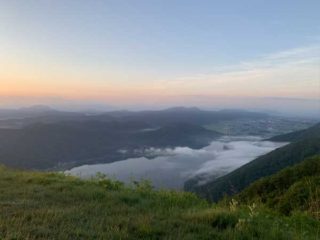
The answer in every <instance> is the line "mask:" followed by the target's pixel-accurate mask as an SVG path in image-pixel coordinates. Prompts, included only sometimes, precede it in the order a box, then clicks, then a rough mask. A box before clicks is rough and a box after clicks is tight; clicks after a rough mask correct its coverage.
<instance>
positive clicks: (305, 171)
mask: <svg viewBox="0 0 320 240" xmlns="http://www.w3.org/2000/svg"><path fill="white" fill-rule="evenodd" d="M238 198H239V200H240V201H241V202H245V203H253V202H261V203H263V204H266V205H267V206H268V207H270V208H273V209H276V210H278V211H280V212H282V213H285V214H289V213H290V212H292V211H294V210H297V209H299V210H301V211H309V212H310V213H311V214H313V215H314V216H315V217H317V218H320V156H316V157H313V158H310V159H308V160H305V161H303V162H302V163H300V164H297V165H295V166H293V167H289V168H286V169H284V170H282V171H280V172H279V173H277V174H274V175H272V176H269V177H265V178H262V179H260V180H258V181H256V182H254V183H253V184H251V185H250V186H249V187H248V188H246V189H245V190H244V191H242V192H241V193H240V194H239V195H238Z"/></svg>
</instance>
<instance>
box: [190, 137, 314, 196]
mask: <svg viewBox="0 0 320 240" xmlns="http://www.w3.org/2000/svg"><path fill="white" fill-rule="evenodd" d="M316 154H320V137H319V138H315V139H305V140H301V141H298V142H293V143H291V144H289V145H286V146H284V147H281V148H278V149H276V150H274V151H272V152H270V153H267V154H265V155H263V156H260V157H258V158H256V159H255V160H253V161H251V162H249V163H247V164H245V165H243V166H241V167H240V168H238V169H236V170H234V171H233V172H231V173H229V174H227V175H225V176H222V177H220V178H217V179H215V180H213V181H211V182H208V183H206V184H204V185H201V186H197V185H194V184H193V186H192V185H191V187H190V186H188V182H187V183H186V185H185V186H186V187H185V188H186V190H189V191H193V192H196V193H197V194H199V195H200V196H203V197H205V198H207V199H210V200H212V201H218V200H220V199H222V198H223V196H224V195H229V196H230V195H234V194H236V193H239V192H240V191H242V190H243V189H244V188H246V187H248V186H249V185H250V184H251V183H253V182H254V181H256V180H258V179H260V178H262V177H266V176H270V175H272V174H275V173H277V172H278V171H280V170H282V169H284V168H286V167H288V166H293V165H295V164H297V163H300V162H302V161H303V160H304V159H305V158H307V157H310V156H313V155H316Z"/></svg>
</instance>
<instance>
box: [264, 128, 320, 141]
mask: <svg viewBox="0 0 320 240" xmlns="http://www.w3.org/2000/svg"><path fill="white" fill-rule="evenodd" d="M319 137H320V123H319V124H316V125H315V126H313V127H310V128H307V129H304V130H300V131H295V132H291V133H287V134H283V135H279V136H275V137H272V138H270V141H277V142H296V141H301V140H303V139H306V138H309V139H311V138H319Z"/></svg>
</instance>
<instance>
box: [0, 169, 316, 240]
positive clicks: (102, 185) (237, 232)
mask: <svg viewBox="0 0 320 240" xmlns="http://www.w3.org/2000/svg"><path fill="white" fill-rule="evenodd" d="M0 192H1V194H0V213H1V214H0V239H17V240H18V239H21V240H25V239H29V240H33V239H59V240H64V239H172V240H173V239H174V240H176V239H190V240H191V239H192V240H193V239H243V240H244V239H266V240H270V239H277V240H279V239H280V240H281V239H301V240H302V239H303V240H305V239H318V237H319V231H320V223H319V221H318V220H316V219H315V218H314V217H312V216H310V215H308V214H304V213H301V212H300V213H299V212H295V213H294V214H293V215H291V216H284V215H280V214H279V213H277V212H275V211H271V210H268V209H267V208H264V207H254V206H253V205H252V206H248V205H238V204H237V203H236V202H235V201H232V202H231V203H227V204H226V205H224V204H220V205H211V204H209V203H207V202H206V201H204V200H201V199H199V198H198V197H196V196H195V195H193V194H191V193H184V192H174V191H164V190H161V191H155V190H152V189H151V187H150V185H148V184H147V183H136V184H134V185H133V186H132V187H125V186H123V185H122V184H121V183H119V182H113V181H110V180H108V179H106V178H104V177H103V176H100V177H97V178H96V179H93V180H90V181H84V180H80V179H77V178H74V177H67V176H64V175H62V174H55V173H37V172H23V171H16V170H9V169H7V168H4V167H2V168H1V169H0Z"/></svg>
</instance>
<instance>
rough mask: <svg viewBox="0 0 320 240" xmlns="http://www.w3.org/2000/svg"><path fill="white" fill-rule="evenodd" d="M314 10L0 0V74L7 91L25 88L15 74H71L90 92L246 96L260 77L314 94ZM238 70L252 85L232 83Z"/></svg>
mask: <svg viewBox="0 0 320 240" xmlns="http://www.w3.org/2000/svg"><path fill="white" fill-rule="evenodd" d="M319 12H320V1H319V0H305V1H302V0H281V1H276V0H241V1H239V0H224V1H215V0H103V1H102V0H101V1H99V0H95V1H89V0H86V1H85V0H68V1H62V0H42V1H41V0H37V1H36V0H19V1H18V0H0V36H1V38H0V51H1V52H2V54H1V56H0V63H6V64H7V65H5V67H3V68H5V69H4V70H2V72H0V74H1V75H0V77H1V79H3V80H2V81H3V82H4V83H7V84H8V86H9V85H10V84H9V83H8V82H9V81H11V83H12V81H16V85H15V86H11V85H12V84H11V85H10V86H11V88H10V87H8V91H7V92H9V91H12V92H15V91H13V88H15V89H19V91H18V90H17V91H16V92H15V93H14V94H15V95H19V94H24V95H26V93H25V92H27V90H26V89H27V87H25V88H24V87H23V83H24V84H26V85H28V83H33V84H34V85H37V86H39V89H40V90H39V91H35V92H34V94H35V95H41V93H42V94H43V95H44V94H51V95H52V96H56V95H59V94H56V93H55V91H56V90H55V91H53V90H52V91H49V90H48V88H50V87H51V88H52V89H53V88H56V89H58V88H61V87H63V86H65V87H66V88H67V87H70V86H73V84H75V83H77V82H81V83H83V85H84V86H83V88H84V89H86V88H87V89H88V90H89V89H91V90H92V92H95V94H93V97H92V98H95V97H96V98H97V99H99V97H97V96H100V95H101V94H103V91H102V90H101V89H104V88H105V89H106V90H107V89H109V90H110V89H112V91H111V90H110V91H111V92H112V93H114V94H115V95H117V94H118V95H121V94H125V93H128V94H129V95H130V94H133V93H132V92H135V91H136V89H135V88H139V89H143V91H144V92H149V93H150V92H152V91H154V94H156V95H157V94H159V95H161V96H163V95H164V93H166V92H169V93H170V96H171V97H172V95H175V93H176V94H177V95H179V96H182V95H199V94H200V95H201V94H202V95H204V96H223V95H228V96H230V95H235V96H238V95H239V96H256V95H257V88H259V86H261V84H262V83H263V82H266V81H268V82H269V83H270V85H271V87H269V88H267V91H266V92H265V94H264V95H262V97H268V96H270V97H301V98H304V97H312V98H316V97H317V92H316V91H315V88H316V87H317V86H318V85H317V84H318V81H319V79H318V77H319V75H317V74H318V70H319V62H320V61H319V57H320V56H319V53H320V48H319V46H320V14H319ZM297 64H298V65H297ZM290 66H291V68H292V69H295V70H294V71H298V72H297V73H296V74H295V76H296V78H297V79H294V78H292V75H290V74H292V72H293V71H291V69H290ZM279 68H281V72H279ZM8 69H10V71H11V72H10V71H9V70H8ZM0 70H1V69H0ZM13 71H17V72H19V74H23V73H24V72H25V74H24V76H28V77H24V78H23V77H21V76H15V77H13V75H14V74H13ZM256 71H258V72H259V73H256ZM221 72H222V75H221ZM261 72H262V73H263V77H262V78H259V79H257V75H259V76H261V74H262V73H261ZM230 74H231V77H230ZM232 74H233V75H232ZM247 74H248V75H247ZM286 74H287V75H286ZM63 76H65V78H63ZM246 76H248V79H252V82H249V83H248V86H249V85H250V86H253V87H252V88H250V86H249V87H248V88H247V89H242V90H241V87H243V82H240V83H237V79H239V77H240V78H246ZM230 78H232V79H231V80H230ZM298 78H299V79H300V82H299V79H298ZM13 79H14V80H13ZM216 79H218V80H216ZM224 79H226V80H224ZM221 81H224V83H223V84H224V85H223V84H222V83H221ZM228 81H229V83H226V82H228ZM290 81H292V82H290ZM40 82H41V84H42V85H43V86H42V85H41V84H40V85H41V86H40V85H39V83H40ZM53 82H55V84H53ZM56 82H61V84H60V85H57V83H56ZM62 82H64V83H65V84H66V85H63V84H62ZM84 82H86V83H88V84H87V85H86V84H84ZM219 82H220V83H219ZM298 82H299V83H298ZM303 82H304V83H303ZM291 83H292V85H291ZM68 84H69V85H68ZM90 84H91V85H90ZM181 84H182V85H183V87H182V89H180V87H178V86H179V85H181ZM184 84H186V86H184ZM234 84H239V88H237V87H235V88H232V87H230V86H231V85H232V86H234ZM13 85H14V84H13ZM31 85H32V84H31ZM89 85H90V86H89ZM255 85H256V86H255ZM49 86H50V87H49ZM163 86H164V87H163ZM254 86H255V87H254ZM286 86H288V88H289V92H288V91H287V90H288V89H282V88H286ZM308 86H310V89H308ZM19 87H20V88H21V89H20V88H19ZM95 87H96V88H95ZM215 87H216V88H220V89H222V90H221V91H220V92H219V91H218V92H215V91H212V92H209V91H208V88H215ZM264 87H266V86H264V85H263V84H262V88H264ZM41 88H42V89H45V90H43V91H41ZM98 88H99V90H101V92H99V91H98V90H97V89H98ZM175 88H177V89H175ZM178 88H179V89H178ZM118 89H121V90H119V92H118ZM236 89H239V94H237V92H236ZM279 89H280V90H281V89H282V90H283V91H280V90H279ZM299 89H301V92H299V91H300V90H299ZM23 90H25V91H23ZM28 91H29V90H28ZM77 91H78V90H77ZM79 91H81V89H79ZM262 92H263V91H262ZM0 94H2V95H4V94H7V95H8V94H9V93H1V92H0ZM14 94H13V95H14ZM152 94H153V93H152ZM258 94H259V91H258ZM9 95H10V94H9ZM118 95H117V96H118ZM307 95H308V96H307ZM59 96H62V97H65V96H67V97H70V96H72V94H71V93H69V92H66V93H65V94H61V95H59ZM86 97H88V98H90V96H87V95H86ZM118 98H119V96H118ZM118 98H117V99H118ZM120 98H121V97H120ZM120 98H119V99H120ZM119 99H118V100H119ZM118 100H115V101H118Z"/></svg>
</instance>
